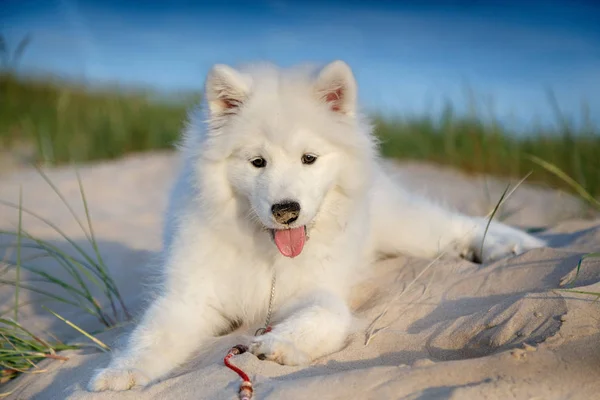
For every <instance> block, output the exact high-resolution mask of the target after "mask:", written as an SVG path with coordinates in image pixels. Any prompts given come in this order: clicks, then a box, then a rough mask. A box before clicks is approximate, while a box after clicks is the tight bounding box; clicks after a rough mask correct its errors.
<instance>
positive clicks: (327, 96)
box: [315, 60, 356, 115]
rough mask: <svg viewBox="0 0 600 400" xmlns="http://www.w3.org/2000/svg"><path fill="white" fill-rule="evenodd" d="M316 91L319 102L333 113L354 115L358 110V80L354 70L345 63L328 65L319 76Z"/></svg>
mask: <svg viewBox="0 0 600 400" xmlns="http://www.w3.org/2000/svg"><path fill="white" fill-rule="evenodd" d="M315 86H316V91H317V96H318V97H319V100H321V101H323V102H325V103H327V104H328V105H329V107H330V108H331V110H332V111H335V112H339V113H342V114H347V115H353V114H354V112H355V110H356V80H355V79H354V74H353V73H352V70H351V69H350V67H349V66H348V64H346V63H345V62H343V61H340V60H338V61H333V62H331V63H329V64H327V65H326V66H325V67H323V69H321V71H320V72H319V75H318V76H317V80H316V85H315Z"/></svg>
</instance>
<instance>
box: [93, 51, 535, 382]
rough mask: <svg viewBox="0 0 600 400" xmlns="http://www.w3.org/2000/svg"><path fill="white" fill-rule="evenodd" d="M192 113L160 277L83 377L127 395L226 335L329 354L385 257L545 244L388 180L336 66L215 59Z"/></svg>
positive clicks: (276, 349)
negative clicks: (198, 112) (115, 350)
mask: <svg viewBox="0 0 600 400" xmlns="http://www.w3.org/2000/svg"><path fill="white" fill-rule="evenodd" d="M205 105H206V107H205V112H204V113H203V118H204V119H203V120H198V119H196V117H192V118H191V122H190V125H189V129H188V130H187V132H186V134H185V135H184V140H183V143H182V145H181V153H182V156H183V158H184V168H183V171H182V173H181V175H180V178H179V180H178V181H177V183H176V184H175V188H174V190H173V192H172V197H171V203H170V207H169V211H168V215H167V218H166V226H165V238H164V242H165V243H164V265H163V273H164V282H163V285H162V289H161V292H160V295H159V296H158V297H157V298H156V299H155V300H154V301H153V303H152V304H151V306H150V307H149V309H148V310H147V311H146V313H145V314H144V316H143V318H142V320H141V322H140V323H139V325H138V326H137V327H136V329H135V330H134V331H133V333H132V335H131V337H130V338H129V343H128V346H127V348H126V349H125V350H124V351H123V352H122V353H121V354H119V355H116V356H115V357H114V358H113V360H112V362H111V363H110V365H109V366H108V367H107V368H106V369H102V370H100V371H98V373H97V374H96V375H95V376H94V378H93V379H92V381H91V382H90V385H89V388H90V390H93V391H101V390H127V389H129V388H131V387H133V386H135V385H142V386H143V385H147V384H148V383H150V382H152V381H156V380H157V379H160V378H162V377H165V376H166V375H167V374H168V373H169V372H171V371H172V370H173V369H174V368H175V367H177V366H178V365H180V364H182V363H184V362H185V361H187V360H188V358H190V356H191V355H193V354H194V353H195V352H196V351H197V350H198V348H199V346H201V345H202V343H203V342H205V341H206V340H208V339H210V338H211V337H214V336H215V335H217V334H218V333H219V332H222V331H224V330H226V329H227V328H228V327H230V326H231V324H232V321H243V322H245V323H248V324H252V323H258V322H260V321H264V319H265V317H266V314H267V312H268V310H269V309H270V306H269V304H270V295H271V290H272V277H273V274H276V293H277V295H276V296H275V301H274V306H273V307H274V312H275V322H276V323H275V324H274V325H273V329H272V331H270V332H268V333H266V334H264V335H260V336H256V337H254V338H253V341H252V343H251V344H250V351H251V352H252V353H254V354H256V355H261V356H263V357H266V358H267V359H269V360H274V361H276V362H279V363H282V364H288V365H302V364H306V363H309V362H310V361H311V360H313V359H315V358H317V357H321V356H324V355H327V354H329V353H332V352H335V351H337V350H339V349H340V348H341V347H342V346H343V343H344V341H345V340H346V338H347V335H348V333H349V331H350V328H351V326H352V321H353V318H352V314H351V312H350V310H349V308H348V306H347V298H348V295H349V290H350V288H351V286H352V285H353V284H355V283H356V282H357V279H359V277H360V276H361V275H362V271H363V269H364V268H365V267H368V266H369V265H370V264H372V263H373V261H374V260H376V259H377V258H378V257H379V256H381V255H382V254H384V255H393V254H399V253H403V254H407V255H412V256H418V257H427V258H432V257H435V256H436V255H438V254H439V253H440V251H447V254H451V255H454V256H457V257H458V256H461V255H462V256H470V257H472V258H473V259H476V260H482V261H489V260H493V259H497V258H500V257H504V256H508V255H511V254H518V253H521V252H523V251H526V250H528V249H532V248H535V247H540V246H544V245H545V243H544V242H543V241H541V240H539V239H537V238H534V237H532V236H530V235H528V234H526V233H524V232H522V231H519V230H517V229H513V228H511V227H508V226H506V225H502V224H499V223H492V224H491V226H490V228H489V231H488V232H487V236H486V239H485V242H484V245H483V252H481V243H482V238H483V234H484V231H485V226H486V221H485V220H484V219H483V218H473V217H468V216H465V215H460V214H457V213H455V212H452V211H449V210H446V209H443V208H441V207H439V206H437V205H435V204H433V203H431V202H427V201H426V200H424V199H422V198H418V197H415V196H414V195H413V194H410V193H407V192H404V191H402V190H401V189H400V188H398V187H397V186H396V185H395V184H394V183H392V181H391V180H390V178H388V177H387V176H385V174H384V173H383V170H382V168H381V166H380V164H379V160H378V156H377V143H376V141H375V139H374V136H373V134H372V128H371V126H370V125H369V124H368V122H367V120H366V119H365V118H364V117H363V116H362V115H361V114H360V113H359V110H358V109H357V86H356V82H355V80H354V76H353V74H352V71H351V69H350V68H349V67H348V65H346V64H345V63H344V62H342V61H335V62H332V63H330V64H328V65H326V66H325V67H323V68H321V69H319V70H316V71H312V72H311V71H308V70H307V69H290V70H280V69H278V68H276V67H274V66H270V65H259V66H254V67H249V68H246V69H233V68H231V67H228V66H225V65H216V66H214V67H213V69H212V70H211V71H210V73H209V75H208V77H207V80H206V83H205Z"/></svg>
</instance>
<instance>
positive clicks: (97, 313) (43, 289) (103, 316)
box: [0, 170, 131, 398]
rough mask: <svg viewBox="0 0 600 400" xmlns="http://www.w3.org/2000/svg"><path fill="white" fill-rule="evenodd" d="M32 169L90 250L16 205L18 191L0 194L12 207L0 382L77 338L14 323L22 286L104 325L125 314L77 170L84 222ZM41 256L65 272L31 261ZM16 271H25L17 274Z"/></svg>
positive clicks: (1, 323) (0, 319)
mask: <svg viewBox="0 0 600 400" xmlns="http://www.w3.org/2000/svg"><path fill="white" fill-rule="evenodd" d="M38 172H39V173H40V174H41V176H42V177H43V178H44V180H45V181H46V182H47V184H48V185H49V186H50V187H51V188H52V189H53V190H54V192H55V193H56V195H57V196H58V197H59V198H60V199H61V200H62V201H63V203H64V205H65V206H66V207H67V208H68V210H69V211H70V212H71V214H72V215H73V217H74V218H75V220H76V222H77V223H78V224H79V226H80V227H81V229H82V231H83V232H84V234H85V236H86V238H87V240H88V242H89V245H90V247H91V249H92V250H91V251H90V250H86V249H84V248H83V247H82V246H81V245H79V244H77V243H76V242H75V241H74V240H73V239H71V238H70V237H69V236H67V235H66V234H65V232H64V231H62V230H61V229H60V228H59V227H58V226H56V225H55V224H54V223H52V221H49V220H47V219H46V218H44V217H43V216H41V215H38V214H37V213H35V212H33V211H31V210H28V209H25V208H24V207H22V203H21V200H22V199H21V196H19V203H18V204H13V203H10V202H8V201H5V200H2V199H0V205H3V206H7V207H12V208H14V209H15V210H16V212H18V226H17V229H16V230H15V231H8V230H0V235H2V236H5V237H8V238H13V239H14V242H13V243H9V244H6V245H2V248H3V249H4V250H6V252H5V253H6V255H5V256H4V257H3V259H2V262H1V264H0V266H2V269H0V284H6V285H12V286H14V288H15V299H14V304H13V305H12V306H11V307H10V309H9V310H5V311H4V313H3V314H2V315H0V383H1V382H4V381H7V380H9V379H12V378H14V377H15V376H17V375H18V374H19V373H35V372H40V369H39V368H38V366H37V364H36V363H37V362H38V361H40V360H43V359H45V358H56V359H62V360H64V359H65V357H62V356H58V355H57V354H56V352H58V351H60V350H65V349H74V348H79V347H81V344H69V345H67V344H64V343H62V342H60V341H59V340H58V339H55V338H54V339H52V340H50V339H46V338H42V336H41V335H37V334H34V333H33V332H32V331H30V330H28V329H27V328H26V327H25V326H23V325H22V324H20V323H19V321H18V320H19V308H20V307H21V306H23V305H24V304H23V303H21V302H20V300H19V299H20V295H19V294H20V292H21V290H28V291H31V292H34V293H36V294H38V295H41V299H40V300H36V301H37V302H40V303H44V304H48V303H49V302H59V303H63V304H65V305H68V306H71V307H72V308H73V309H78V310H80V311H83V312H85V313H88V314H90V315H92V316H94V317H95V318H97V319H98V321H99V322H100V323H101V324H102V325H104V326H105V327H106V328H110V327H113V326H115V325H117V324H118V323H119V322H122V321H128V320H130V318H131V316H130V314H129V311H128V310H127V307H126V305H125V303H124V301H123V299H122V297H121V294H120V292H119V290H118V287H117V284H116V282H115V281H114V280H113V278H112V277H111V276H110V273H109V270H108V268H107V266H106V264H105V263H104V260H103V259H102V256H101V254H100V250H99V248H98V245H97V243H96V239H95V236H94V230H93V226H92V220H91V216H90V212H89V209H88V206H87V200H86V197H85V191H84V188H83V183H82V182H81V180H80V179H79V175H77V178H78V182H79V188H80V195H81V200H82V203H83V207H84V211H85V216H86V224H84V223H83V221H82V220H81V219H80V218H79V217H78V216H77V214H76V213H75V211H74V210H73V208H72V207H71V206H70V205H69V204H68V203H67V201H66V199H65V197H64V196H63V194H62V193H61V192H60V191H59V190H58V188H57V187H56V186H55V185H54V183H53V182H52V181H51V180H50V179H49V178H48V177H47V176H46V175H45V174H44V173H43V172H42V171H41V170H38ZM23 214H28V215H30V216H32V217H34V218H36V219H38V220H40V221H41V222H42V223H44V224H46V225H48V226H50V227H51V228H52V229H54V231H55V232H56V233H57V234H58V235H60V236H61V237H63V238H64V239H65V241H66V242H67V243H68V244H70V245H71V251H66V250H63V249H60V248H59V247H57V246H55V245H53V244H52V243H50V242H49V241H46V240H43V239H40V238H37V237H35V236H33V235H31V234H29V233H28V232H27V231H26V230H25V229H23V226H22V216H23ZM86 225H87V226H86ZM11 250H14V252H15V253H16V259H15V260H11V259H10V254H12V252H11ZM23 250H29V251H30V252H31V253H32V254H30V255H29V254H28V255H27V256H25V257H24V256H23V254H22V253H23ZM47 259H52V260H53V261H54V262H55V265H56V266H55V267H54V268H58V269H62V270H63V271H64V272H66V276H67V278H59V276H61V275H60V274H58V273H57V272H58V271H57V270H53V269H52V268H48V266H47V265H46V267H45V268H42V266H40V265H39V264H37V262H38V261H39V260H44V261H45V260H47ZM46 264H47V263H46ZM11 270H14V271H15V278H14V279H5V278H4V277H3V275H5V274H6V273H8V272H9V271H11ZM22 273H26V274H23V275H22ZM24 275H27V279H23V276H24ZM63 275H64V274H63ZM94 287H96V288H97V289H98V292H99V293H101V295H102V296H103V297H101V298H97V297H96V296H95V295H93V290H92V289H93V288H94ZM50 288H52V289H55V290H51V289H50ZM56 289H58V290H56ZM42 308H44V309H45V310H46V311H48V312H49V313H50V314H52V315H54V316H55V317H56V318H58V319H60V320H61V321H63V322H64V323H65V324H67V325H68V326H70V327H71V328H73V329H75V330H76V331H78V332H79V333H81V334H82V335H84V336H86V337H87V338H88V339H89V340H90V341H91V342H92V345H93V346H94V347H97V348H99V349H100V350H103V351H107V350H109V348H108V346H106V345H105V344H104V343H102V342H101V341H100V340H98V339H97V338H95V337H94V336H92V335H90V334H89V333H88V332H86V331H84V330H83V329H81V328H80V327H78V326H77V325H75V324H74V323H72V322H71V321H68V320H66V319H65V318H63V317H62V316H60V315H59V314H58V313H56V312H54V311H52V310H50V309H49V308H48V307H47V306H45V305H42ZM7 314H12V315H14V318H12V319H9V318H7V317H6V315H7ZM6 395H8V394H7V393H0V398H2V397H3V396H6Z"/></svg>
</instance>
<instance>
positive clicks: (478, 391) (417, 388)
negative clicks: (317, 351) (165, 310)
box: [0, 153, 600, 400]
mask: <svg viewBox="0 0 600 400" xmlns="http://www.w3.org/2000/svg"><path fill="white" fill-rule="evenodd" d="M175 166H176V162H175V159H174V158H173V155H172V154H171V153H157V154H147V155H141V156H133V157H129V158H126V159H123V160H119V161H115V162H106V163H100V164H94V165H88V166H82V167H80V174H81V177H82V179H83V183H84V186H85V189H86V194H87V198H88V200H89V207H90V210H91V213H92V218H93V221H94V230H95V234H96V238H97V240H98V242H99V246H100V251H101V252H102V254H103V255H104V257H105V259H106V261H107V263H108V265H109V266H110V268H111V272H112V274H113V276H114V277H115V279H116V281H117V284H118V285H119V288H120V290H121V291H122V293H123V294H124V295H125V300H126V302H127V305H128V306H129V307H130V308H131V310H132V312H133V313H134V314H136V315H137V313H139V311H140V309H141V307H142V306H143V299H144V296H143V293H144V292H143V290H142V289H143V287H144V282H147V281H149V279H151V273H150V269H149V267H148V266H147V262H148V261H149V260H152V255H153V254H155V252H156V251H157V250H158V248H159V241H160V226H161V225H160V224H161V222H162V221H161V217H162V211H163V208H164V207H165V206H166V199H167V198H166V192H165V190H166V189H167V188H168V186H169V184H170V179H171V178H172V177H173V176H174V173H175V169H174V168H175ZM389 167H390V169H391V170H392V171H393V172H394V173H395V174H397V177H398V180H399V181H402V182H403V183H404V184H405V185H408V186H409V187H411V188H413V189H414V190H416V191H419V192H422V193H425V194H427V195H430V196H432V197H434V198H437V199H440V200H441V201H443V202H445V203H447V204H449V205H451V206H453V207H455V208H457V209H459V210H461V211H463V212H467V213H471V214H478V215H484V214H486V213H487V212H489V211H490V210H491V208H493V205H494V203H495V202H496V201H497V199H498V198H499V196H500V194H501V192H502V191H503V190H504V188H505V186H506V182H504V181H501V180H493V179H489V178H487V179H484V178H472V177H466V176H464V175H462V174H460V173H458V172H456V171H453V170H450V169H440V168H438V167H434V166H430V165H422V164H415V163H403V164H392V163H390V165H389ZM47 173H48V176H49V177H50V178H51V179H52V181H53V182H54V183H55V184H56V185H57V186H58V188H59V189H60V190H61V191H62V192H63V193H64V195H65V197H66V198H67V199H68V201H69V202H70V203H71V204H72V205H73V206H74V208H75V210H76V212H77V213H78V214H79V215H83V209H82V207H81V206H80V201H79V188H78V184H77V180H76V177H75V174H74V171H73V169H71V168H56V169H52V170H48V171H47ZM19 186H22V190H23V198H24V206H25V207H27V208H29V209H31V210H35V212H36V213H38V214H40V215H43V216H44V217H46V218H48V219H50V220H51V221H53V222H55V223H56V224H57V225H59V226H60V227H61V228H62V229H63V230H64V232H65V233H66V234H67V235H69V236H70V237H71V238H73V239H74V240H75V241H76V242H77V243H78V244H82V245H85V244H84V243H85V236H84V235H83V234H82V232H81V230H80V228H79V226H78V225H77V223H75V222H74V221H73V218H72V216H71V215H70V214H69V211H68V210H67V209H66V208H65V207H64V206H63V205H62V204H61V202H60V200H59V199H58V198H57V197H56V196H55V195H54V194H53V193H52V191H51V189H50V188H49V187H48V186H47V185H46V184H45V183H44V181H43V180H42V179H41V177H40V176H39V175H38V174H37V172H36V171H34V170H30V169H17V170H14V171H11V172H10V173H7V174H4V175H1V176H0V198H2V199H4V200H10V201H13V202H16V201H17V200H18V193H19ZM590 215H591V214H586V213H584V212H583V211H582V205H581V204H580V202H579V201H578V200H577V199H575V198H573V197H571V196H569V195H566V194H564V193H559V192H555V191H552V190H549V189H543V188H539V187H535V186H527V185H524V186H522V187H521V188H520V189H519V190H518V191H517V192H515V194H514V196H513V197H511V199H510V200H509V201H508V202H507V204H506V205H505V207H503V209H502V210H501V211H500V213H499V216H500V217H501V218H504V219H505V221H507V222H509V223H511V224H514V225H518V226H524V227H525V226H529V227H532V226H533V227H540V226H550V229H548V230H545V231H543V232H541V233H540V234H539V235H540V236H543V237H545V238H547V239H549V241H550V243H551V248H544V249H538V250H535V251H530V252H528V253H525V254H523V255H521V256H517V257H513V258H509V259H505V260H500V261H497V262H495V263H492V264H489V265H483V266H481V265H476V264H472V263H470V262H467V261H463V260H448V259H442V260H440V261H438V262H436V263H435V264H433V265H431V266H430V260H421V259H415V258H409V257H397V258H391V259H386V260H382V261H380V262H379V263H377V264H376V266H375V268H374V271H373V275H372V276H371V277H369V279H368V280H367V281H365V282H364V283H363V284H362V285H361V286H359V287H357V288H356V290H355V293H356V296H355V299H354V300H353V307H354V309H355V311H356V314H357V315H358V316H359V317H360V318H361V319H362V320H363V321H364V322H365V328H364V329H361V330H359V331H358V332H357V333H355V334H353V335H352V336H351V337H350V338H349V340H348V344H347V346H346V347H345V348H344V349H343V350H342V351H339V352H337V353H335V354H332V355H330V356H328V357H326V358H324V359H320V360H317V361H316V362H315V363H313V365H311V366H310V367H308V368H297V367H286V366H280V365H278V364H275V363H272V362H267V361H260V360H258V359H257V358H256V357H254V356H253V355H251V354H243V355H240V356H238V357H236V358H235V363H236V364H237V365H239V366H241V367H242V368H243V369H244V370H245V371H247V372H248V373H249V374H250V375H251V377H252V379H253V381H254V385H255V391H256V392H255V393H256V398H257V399H282V398H285V399H307V398H315V399H316V398H318V399H338V398H339V399H342V398H343V399H567V398H568V399H592V398H597V397H598V396H600V395H599V393H600V379H598V377H600V346H599V345H598V343H599V342H600V323H599V321H600V305H599V304H598V303H595V302H593V298H592V297H590V296H587V295H580V294H574V293H567V292H559V291H556V290H555V289H557V288H561V287H563V286H564V285H565V284H566V283H567V282H570V281H571V280H572V279H573V278H574V277H575V273H574V271H575V268H576V265H577V262H578V260H579V258H580V257H581V256H582V255H583V254H585V253H586V252H590V251H598V249H599V248H600V219H594V218H593V217H590ZM16 221H17V213H16V211H15V210H14V209H10V208H5V207H0V228H14V226H15V224H16ZM24 221H25V222H24V227H25V228H26V230H27V231H28V232H29V233H31V234H34V235H36V236H39V237H41V238H44V239H46V240H50V241H52V243H54V244H56V245H57V246H59V247H61V248H65V249H67V248H68V244H67V243H66V242H65V240H64V239H62V238H61V237H60V236H59V235H57V234H56V232H54V231H52V230H51V229H49V228H48V227H46V226H44V225H43V224H41V223H40V222H39V221H36V220H35V219H32V218H29V217H28V218H25V220H24ZM7 240H8V238H6V237H0V242H2V243H4V242H6V241H7ZM0 255H1V254H0ZM44 268H46V269H47V270H48V271H50V272H54V271H55V270H56V266H55V265H52V264H51V263H47V264H45V265H44ZM417 277H418V279H415V278H417ZM576 288H577V289H578V290H582V291H600V260H594V259H589V260H587V261H586V262H585V264H584V268H583V270H582V271H581V273H580V275H579V277H578V280H577V283H576ZM35 298H36V297H35V296H33V295H32V294H31V293H27V292H23V293H22V300H35ZM12 300H13V288H12V287H10V286H7V285H5V286H0V305H1V307H2V310H5V309H7V308H9V307H10V305H11V302H12ZM50 306H51V307H52V308H53V309H54V310H56V311H59V312H60V313H61V314H62V315H64V316H65V317H67V318H69V319H70V320H72V321H74V322H76V323H77V324H79V325H80V326H82V327H83V328H84V329H88V330H91V331H93V330H97V329H99V328H100V327H101V326H100V324H99V322H98V321H96V320H95V319H94V318H91V317H89V316H86V315H84V314H83V313H81V311H79V310H74V309H69V308H67V307H63V306H60V305H59V304H51V305H50ZM21 311H22V321H23V322H24V324H25V325H27V326H31V327H32V329H36V330H38V331H44V330H51V331H53V332H54V333H57V334H58V336H59V337H61V338H62V339H64V340H75V341H78V342H82V341H85V339H84V338H82V337H81V336H79V335H78V333H77V332H75V331H74V330H72V329H71V328H69V327H68V326H66V325H65V324H64V323H62V322H61V321H58V320H57V319H56V318H54V317H52V316H51V315H49V314H48V313H47V312H46V311H44V310H43V309H41V308H40V307H39V305H38V304H34V305H27V306H24V307H23V308H22V309H21ZM128 329H130V325H129V326H126V327H124V328H119V329H114V330H111V331H107V332H103V333H101V334H99V335H98V338H100V339H101V340H103V341H105V342H106V343H108V344H110V345H115V344H118V341H119V340H118V339H119V338H122V336H123V333H126V332H127V330H128ZM253 331H254V327H242V328H241V329H240V330H239V331H237V332H235V333H233V334H231V335H229V336H227V337H223V338H219V339H218V340H215V343H214V344H213V346H211V347H210V348H209V349H207V350H205V351H203V352H202V353H201V354H198V357H196V358H195V359H194V360H192V361H191V362H190V363H189V365H186V366H183V367H182V368H181V369H180V370H178V371H176V372H175V373H174V376H173V377H171V378H170V379H167V380H165V381H163V382H160V383H158V384H155V385H152V386H150V387H148V388H145V389H134V390H132V391H129V392H123V393H94V394H92V393H89V392H87V391H86V390H85V385H86V384H87V382H88V380H89V379H90V377H91V374H92V372H93V370H94V369H95V368H98V367H100V366H104V365H105V364H106V363H107V362H108V359H109V354H107V353H101V352H100V351H98V350H95V349H92V348H86V349H82V350H77V351H68V352H65V353H64V355H66V356H67V357H69V360H68V361H44V362H42V363H40V367H41V368H44V369H46V370H47V371H46V372H45V373H41V374H26V375H22V376H21V377H19V378H18V379H16V380H14V381H12V382H10V383H8V384H6V385H4V386H1V387H0V393H1V392H7V391H13V393H12V394H11V395H10V396H8V398H9V399H44V400H45V399H134V398H135V399H140V398H142V399H188V398H189V399H234V398H236V392H237V388H238V385H239V378H238V377H237V375H235V374H234V373H233V372H231V371H230V370H228V369H227V368H225V367H224V366H223V364H222V358H223V356H224V354H225V353H226V350H227V349H228V348H229V347H230V346H231V345H232V344H235V343H237V342H239V341H240V340H243V335H249V334H251V333H252V332H253ZM367 342H368V344H366V343H367ZM117 347H118V346H117ZM165 351H169V350H168V349H165ZM156 356H157V357H160V356H161V355H160V354H157V355H156Z"/></svg>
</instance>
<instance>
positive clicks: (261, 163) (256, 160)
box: [250, 157, 267, 168]
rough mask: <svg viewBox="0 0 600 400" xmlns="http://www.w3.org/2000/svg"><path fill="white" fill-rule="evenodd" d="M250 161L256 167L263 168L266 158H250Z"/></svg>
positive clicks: (265, 164)
mask: <svg viewBox="0 0 600 400" xmlns="http://www.w3.org/2000/svg"><path fill="white" fill-rule="evenodd" d="M250 163H251V164H252V165H253V166H255V167H256V168H264V167H266V166H267V160H265V159H264V158H262V157H256V158H254V159H252V160H250Z"/></svg>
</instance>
